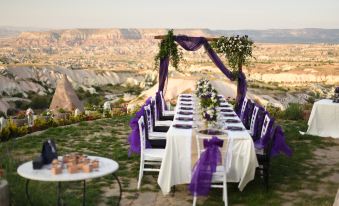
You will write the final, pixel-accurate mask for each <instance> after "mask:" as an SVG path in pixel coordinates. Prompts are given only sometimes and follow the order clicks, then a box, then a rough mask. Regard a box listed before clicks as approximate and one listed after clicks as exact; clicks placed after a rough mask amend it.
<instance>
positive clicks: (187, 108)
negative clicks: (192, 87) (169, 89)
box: [180, 107, 193, 110]
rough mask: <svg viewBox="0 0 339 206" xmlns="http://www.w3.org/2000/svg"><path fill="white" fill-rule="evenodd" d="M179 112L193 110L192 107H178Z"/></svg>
mask: <svg viewBox="0 0 339 206" xmlns="http://www.w3.org/2000/svg"><path fill="white" fill-rule="evenodd" d="M180 109H181V110H193V108H192V107H180Z"/></svg>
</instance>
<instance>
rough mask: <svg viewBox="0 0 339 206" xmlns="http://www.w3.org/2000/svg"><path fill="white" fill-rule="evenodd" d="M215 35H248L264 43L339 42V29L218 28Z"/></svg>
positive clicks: (214, 32)
mask: <svg viewBox="0 0 339 206" xmlns="http://www.w3.org/2000/svg"><path fill="white" fill-rule="evenodd" d="M212 33H213V34H214V35H217V36H220V35H223V36H230V35H235V34H239V35H245V34H246V35H248V36H250V37H251V38H252V39H253V40H254V41H256V42H263V43H333V44H338V43H339V29H269V30H233V31H230V30H216V31H212Z"/></svg>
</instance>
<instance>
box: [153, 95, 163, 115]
mask: <svg viewBox="0 0 339 206" xmlns="http://www.w3.org/2000/svg"><path fill="white" fill-rule="evenodd" d="M155 99H156V105H155V106H156V107H157V117H158V118H160V117H162V101H161V96H160V92H159V91H158V92H157V93H155Z"/></svg>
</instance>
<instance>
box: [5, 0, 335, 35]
mask: <svg viewBox="0 0 339 206" xmlns="http://www.w3.org/2000/svg"><path fill="white" fill-rule="evenodd" d="M0 26H20V27H34V28H51V29H52V28H53V29H61V28H209V29H277V28H279V29H293V28H336V29H339V0H242V1H237V0H233V1H230V0H0Z"/></svg>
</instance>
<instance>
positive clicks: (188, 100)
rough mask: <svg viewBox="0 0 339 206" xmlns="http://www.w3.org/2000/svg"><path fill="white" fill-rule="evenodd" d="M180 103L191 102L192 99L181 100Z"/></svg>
mask: <svg viewBox="0 0 339 206" xmlns="http://www.w3.org/2000/svg"><path fill="white" fill-rule="evenodd" d="M180 101H182V102H191V101H192V100H191V99H180Z"/></svg>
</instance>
